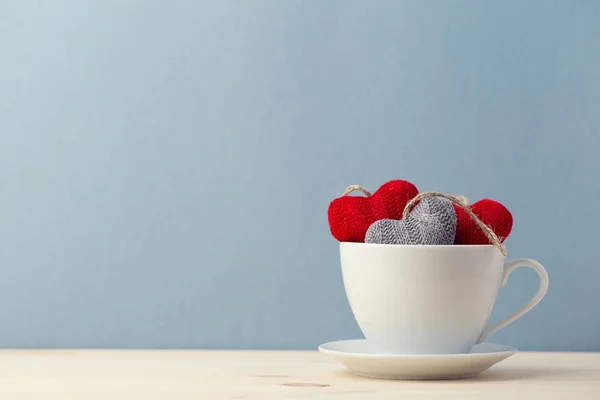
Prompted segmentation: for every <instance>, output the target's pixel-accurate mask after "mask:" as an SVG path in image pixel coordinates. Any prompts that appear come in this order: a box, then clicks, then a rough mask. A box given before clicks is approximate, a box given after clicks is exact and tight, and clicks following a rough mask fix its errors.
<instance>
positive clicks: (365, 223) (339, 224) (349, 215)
mask: <svg viewBox="0 0 600 400" xmlns="http://www.w3.org/2000/svg"><path fill="white" fill-rule="evenodd" d="M367 193H368V192H367ZM418 193H419V191H418V190H417V188H416V187H415V185H413V184H412V183H410V182H407V181H401V180H393V181H389V182H387V183H385V184H383V185H382V186H381V187H380V188H379V189H377V191H376V192H375V193H373V195H372V196H369V197H357V196H342V197H339V198H337V199H335V200H333V201H332V202H331V203H330V204H329V209H328V210H327V217H328V219H329V229H330V230H331V234H332V235H333V237H334V238H336V239H337V240H339V241H340V242H363V241H364V240H365V233H366V232H367V229H369V226H371V224H372V223H373V222H375V221H377V220H380V219H386V218H389V219H400V218H402V211H403V210H404V207H405V206H406V203H408V201H409V200H410V199H412V198H413V197H415V196H416V195H417V194H418Z"/></svg>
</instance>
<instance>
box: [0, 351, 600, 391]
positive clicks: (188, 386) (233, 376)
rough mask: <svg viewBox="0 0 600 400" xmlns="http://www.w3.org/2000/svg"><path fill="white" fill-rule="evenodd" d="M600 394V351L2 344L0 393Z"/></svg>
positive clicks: (0, 353) (0, 352)
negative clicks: (477, 362)
mask: <svg viewBox="0 0 600 400" xmlns="http://www.w3.org/2000/svg"><path fill="white" fill-rule="evenodd" d="M473 397H474V398H478V399H502V400H520V399H544V400H548V399H572V400H579V399H600V353H518V354H516V355H514V356H513V357H510V358H509V359H507V360H505V361H503V362H501V363H499V364H497V365H495V366H494V367H492V368H491V369H490V370H488V371H486V372H485V373H483V374H482V375H480V376H479V377H478V378H475V379H469V380H457V381H436V382H416V381H412V382H411V381H386V380H376V379H367V378H360V377H358V376H355V375H353V374H352V373H350V372H348V371H347V370H346V369H345V368H344V367H343V366H342V365H341V364H339V363H337V362H336V361H335V360H333V359H330V358H328V357H327V356H325V355H323V354H320V353H317V352H315V351H211V350H209V351H187V350H186V351H177V350H176V351H152V350H151V351H146V350H125V351H120V350H2V351H0V399H2V400H4V399H46V400H53V399H61V400H70V399H117V400H121V399H123V400H135V399H144V400H153V399H165V400H172V399H173V400H175V399H177V400H178V399H194V400H205V399H206V400H212V399H218V400H220V399H231V400H233V399H240V400H241V399H257V400H269V399H339V398H348V399H363V398H364V399H411V398H423V399H465V398H473Z"/></svg>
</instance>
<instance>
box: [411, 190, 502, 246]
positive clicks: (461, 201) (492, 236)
mask: <svg viewBox="0 0 600 400" xmlns="http://www.w3.org/2000/svg"><path fill="white" fill-rule="evenodd" d="M426 197H443V198H445V199H448V200H450V201H451V202H452V203H454V204H456V205H457V206H459V207H460V208H462V209H463V210H465V212H466V213H467V214H468V215H469V217H470V218H471V219H472V220H473V221H474V222H475V224H476V225H477V226H478V227H479V229H481V230H482V231H483V233H484V234H485V236H487V238H488V239H489V241H490V243H492V244H493V245H494V246H496V247H497V248H498V250H500V252H501V253H502V255H503V256H505V257H506V249H505V248H504V246H503V245H502V242H501V241H500V239H499V238H498V236H496V233H495V232H494V231H493V230H492V228H490V227H489V226H487V225H486V224H484V223H483V222H482V221H481V220H480V219H479V218H478V217H477V215H475V214H474V213H473V211H471V209H470V208H469V207H467V204H468V200H467V198H466V197H464V196H453V195H451V194H446V193H441V192H435V191H429V192H423V193H419V194H418V195H417V196H415V197H414V198H413V199H412V200H410V201H409V202H408V203H407V204H406V207H404V212H403V213H402V218H403V219H406V217H407V216H408V213H410V211H411V210H412V208H413V207H414V206H415V204H416V203H418V202H419V201H421V200H422V199H424V198H426Z"/></svg>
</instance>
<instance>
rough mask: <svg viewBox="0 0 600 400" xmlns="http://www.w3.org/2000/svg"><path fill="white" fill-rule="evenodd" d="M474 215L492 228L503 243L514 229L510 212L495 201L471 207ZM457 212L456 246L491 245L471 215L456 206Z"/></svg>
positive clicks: (484, 201)
mask: <svg viewBox="0 0 600 400" xmlns="http://www.w3.org/2000/svg"><path fill="white" fill-rule="evenodd" d="M469 209H471V211H473V214H475V215H477V217H478V218H479V219H480V220H481V221H482V222H483V223H484V224H486V225H487V226H489V227H490V228H492V230H493V231H494V233H495V234H496V236H498V238H499V239H500V241H501V242H504V239H506V238H507V237H508V235H509V234H510V231H511V229H512V224H513V217H512V214H511V213H510V211H508V209H507V208H506V207H504V206H503V205H502V204H500V203H498V202H497V201H494V200H489V199H483V200H479V201H478V202H476V203H473V204H471V205H470V206H469ZM454 210H455V211H456V237H455V238H454V243H455V244H490V240H489V239H488V238H487V237H486V236H485V233H483V231H482V230H481V229H480V228H479V227H478V226H477V225H476V224H475V222H474V221H473V220H472V219H471V218H470V217H469V215H468V214H467V213H466V212H465V210H463V209H462V208H460V207H459V206H457V205H456V204H455V205H454Z"/></svg>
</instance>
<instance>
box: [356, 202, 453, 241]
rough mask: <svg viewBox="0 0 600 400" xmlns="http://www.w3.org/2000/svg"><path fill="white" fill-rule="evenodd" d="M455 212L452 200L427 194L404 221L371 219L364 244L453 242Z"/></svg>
mask: <svg viewBox="0 0 600 400" xmlns="http://www.w3.org/2000/svg"><path fill="white" fill-rule="evenodd" d="M455 234H456V212H455V211H454V207H453V206H452V202H451V201H450V200H448V199H444V198H442V197H427V198H424V199H422V200H421V201H420V202H419V204H418V205H417V206H416V207H415V208H414V209H413V210H412V211H411V212H410V214H408V217H406V219H403V220H400V221H398V220H393V219H382V220H380V221H377V222H374V223H373V224H372V225H371V226H370V227H369V229H368V230H367V234H366V237H365V243H381V244H422V245H443V244H453V243H454V236H455Z"/></svg>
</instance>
